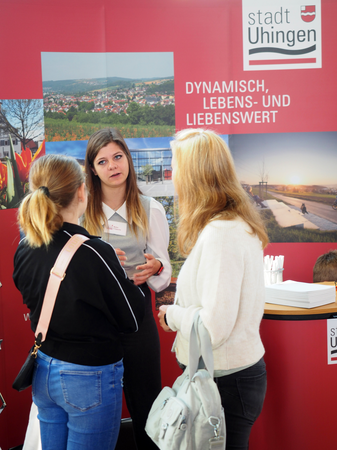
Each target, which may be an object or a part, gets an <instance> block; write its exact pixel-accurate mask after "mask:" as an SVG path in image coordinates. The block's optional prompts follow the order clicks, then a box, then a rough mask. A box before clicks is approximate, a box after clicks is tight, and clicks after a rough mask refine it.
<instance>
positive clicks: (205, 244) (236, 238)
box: [159, 129, 268, 450]
mask: <svg viewBox="0 0 337 450" xmlns="http://www.w3.org/2000/svg"><path fill="white" fill-rule="evenodd" d="M172 151H173V158H172V169H173V174H172V177H173V182H174V186H175V190H176V193H177V195H178V202H179V226H178V245H179V248H180V252H181V253H182V255H183V256H186V257H187V259H186V261H185V263H184V265H183V267H182V269H181V271H180V273H179V277H178V280H177V287H176V298H175V304H174V305H172V306H161V307H160V312H159V319H160V324H161V325H162V327H163V328H164V330H165V331H170V330H172V331H176V332H177V338H176V342H175V348H174V349H175V352H176V356H177V360H178V362H179V363H180V364H181V365H182V366H183V367H184V366H186V365H187V364H188V345H189V342H188V339H189V334H190V329H191V324H192V320H193V317H194V314H195V311H196V310H199V311H200V317H201V319H202V322H203V325H204V326H205V327H206V329H207V330H208V332H209V334H210V337H211V341H212V346H213V356H214V367H215V374H214V376H215V380H216V382H217V385H218V388H219V391H220V395H221V400H222V405H223V407H224V410H225V417H226V426H227V443H226V450H234V449H236V450H237V449H248V440H249V434H250V430H251V427H252V425H253V423H254V421H255V420H256V418H257V417H258V415H259V414H260V411H261V409H262V405H263V401H264V397H265V392H266V370H265V364H264V361H263V354H264V347H263V344H262V342H261V338H260V334H259V327H260V322H261V319H262V315H263V310H264V279H263V248H264V247H265V246H266V245H267V243H268V238H267V235H266V232H265V229H264V226H263V224H262V221H261V218H260V216H259V214H258V212H257V211H256V210H255V208H254V206H253V205H252V204H251V202H250V200H249V198H248V195H247V193H246V192H245V191H244V190H243V188H242V187H241V185H240V182H239V180H238V178H237V175H236V173H235V168H234V162H233V160H232V157H231V154H230V151H229V149H228V147H227V145H226V144H225V142H224V141H223V139H221V138H220V136H218V135H217V134H216V133H214V132H212V131H209V130H203V129H188V130H183V131H180V132H179V133H177V135H176V137H175V140H174V141H173V143H172Z"/></svg>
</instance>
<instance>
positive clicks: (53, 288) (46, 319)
mask: <svg viewBox="0 0 337 450" xmlns="http://www.w3.org/2000/svg"><path fill="white" fill-rule="evenodd" d="M88 239H89V238H88V237H86V236H83V235H82V234H74V236H72V237H71V238H70V239H69V240H68V242H67V243H66V245H65V246H64V247H63V248H62V250H61V252H60V253H59V255H58V257H57V259H56V262H55V265H54V267H53V268H52V269H51V271H50V276H49V280H48V284H47V288H46V292H45V295H44V299H43V304H42V309H41V314H40V318H39V322H38V324H37V328H36V331H35V336H37V337H38V336H39V334H40V333H41V342H43V341H44V340H45V339H46V335H47V331H48V328H49V323H50V319H51V315H52V313H53V309H54V305H55V300H56V296H57V293H58V290H59V288H60V284H61V281H62V280H63V279H64V277H65V276H66V273H65V271H66V269H67V267H68V265H69V263H70V261H71V258H72V257H73V255H74V254H75V252H76V250H77V249H78V248H79V247H80V246H81V245H82V244H83V242H85V241H87V240H88Z"/></svg>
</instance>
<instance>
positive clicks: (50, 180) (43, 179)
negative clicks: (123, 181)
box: [18, 155, 85, 247]
mask: <svg viewBox="0 0 337 450" xmlns="http://www.w3.org/2000/svg"><path fill="white" fill-rule="evenodd" d="M84 180H85V176H84V173H83V171H82V169H81V166H80V165H79V163H78V162H77V161H76V159H74V158H72V157H68V156H63V155H45V156H42V157H41V158H39V159H37V160H36V161H35V162H34V163H33V164H32V167H31V169H30V172H29V194H28V195H27V196H26V197H25V198H24V199H23V200H22V202H21V205H20V207H19V211H18V220H19V225H20V227H21V228H22V231H23V232H24V233H25V235H26V239H27V243H28V245H29V246H30V247H41V245H43V244H44V245H46V246H48V245H49V244H50V242H51V241H52V239H53V234H54V233H55V232H56V231H57V230H59V229H60V228H61V227H62V225H63V218H62V215H61V214H60V211H61V209H63V208H67V207H68V206H69V205H70V204H71V202H72V201H73V200H74V198H75V194H76V192H77V190H78V188H79V187H80V186H81V185H82V183H84Z"/></svg>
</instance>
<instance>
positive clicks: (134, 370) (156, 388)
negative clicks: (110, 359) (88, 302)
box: [121, 284, 161, 450]
mask: <svg viewBox="0 0 337 450" xmlns="http://www.w3.org/2000/svg"><path fill="white" fill-rule="evenodd" d="M141 289H142V290H143V292H144V293H145V298H146V311H145V316H144V320H143V322H142V323H141V325H140V327H139V330H138V331H137V332H136V333H132V334H124V335H122V337H121V340H122V344H123V349H124V358H123V362H124V388H123V389H124V395H125V400H126V404H127V407H128V410H129V412H130V415H131V418H132V423H133V431H134V437H135V441H136V444H137V448H138V450H151V449H157V450H158V447H157V446H156V445H155V444H154V443H153V441H152V440H151V439H150V438H149V437H148V435H147V434H146V432H145V424H146V420H147V416H148V413H149V411H150V409H151V406H152V403H153V402H154V400H155V399H156V397H157V396H158V394H159V392H160V391H161V374H160V343H159V334H158V329H157V325H156V322H155V320H154V317H153V312H152V304H151V292H150V289H149V288H148V286H147V285H146V284H143V285H142V286H141Z"/></svg>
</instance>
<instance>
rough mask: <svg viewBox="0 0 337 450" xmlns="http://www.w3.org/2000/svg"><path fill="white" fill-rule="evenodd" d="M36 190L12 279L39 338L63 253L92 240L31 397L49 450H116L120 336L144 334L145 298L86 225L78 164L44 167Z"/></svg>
mask: <svg viewBox="0 0 337 450" xmlns="http://www.w3.org/2000/svg"><path fill="white" fill-rule="evenodd" d="M29 189H30V191H29V194H28V195H27V196H26V197H25V198H24V200H23V201H22V203H21V206H20V209H19V223H20V226H21V228H22V230H23V232H24V234H25V238H24V239H22V240H21V241H20V243H19V246H18V248H17V250H16V253H15V256H14V273H13V279H14V282H15V285H16V287H17V288H18V289H19V290H20V292H21V294H22V297H23V302H24V303H25V304H26V305H27V307H28V308H29V310H30V314H29V316H30V320H31V327H32V330H33V331H34V332H35V330H36V327H37V323H38V320H39V316H40V312H41V307H42V303H43V298H44V294H45V289H46V285H47V282H48V279H49V274H50V270H51V268H52V267H53V266H54V263H55V260H56V258H57V256H58V255H59V253H60V251H61V249H62V248H63V246H64V245H65V244H66V243H67V241H68V240H69V238H70V237H71V236H72V235H74V234H82V235H85V236H87V237H88V238H89V239H88V240H87V241H86V242H85V243H84V244H82V245H81V246H80V248H79V249H78V250H77V252H76V253H75V255H74V256H73V258H72V260H71V262H70V264H69V267H68V269H67V274H66V277H65V278H64V280H63V281H62V283H61V286H60V289H59V292H58V295H57V298H56V302H55V307H54V310H53V314H52V317H51V321H50V325H49V329H48V333H47V336H46V340H45V341H44V342H43V343H42V346H41V348H40V350H39V351H38V355H37V359H36V367H35V372H34V376H33V384H32V392H33V401H34V403H35V404H36V405H37V407H38V418H39V419H40V430H41V441H42V449H43V450H79V449H81V450H86V449H87V450H92V449H95V448H99V449H103V450H113V449H114V448H115V444H116V440H117V436H118V432H119V426H120V418H121V409H122V378H123V360H122V359H123V349H122V345H121V342H120V339H119V333H120V332H124V333H131V332H135V331H137V330H138V328H139V324H140V322H141V320H142V317H143V314H144V295H143V293H142V292H141V290H140V289H139V288H138V287H137V286H135V285H134V284H133V283H132V282H131V281H130V280H129V279H128V278H127V276H126V273H125V271H124V269H123V268H122V266H121V264H120V262H119V259H118V257H117V255H116V253H115V251H114V249H113V248H112V246H111V245H109V244H107V243H106V242H104V241H102V240H101V239H100V238H97V237H96V236H90V235H89V234H88V232H87V231H86V230H85V229H84V228H83V227H81V226H79V225H78V220H79V217H80V216H82V215H83V213H84V211H85V209H86V206H87V199H88V197H87V190H86V187H85V184H84V174H83V171H82V169H81V166H80V165H79V164H78V162H77V161H76V160H75V159H73V158H70V157H65V156H60V155H46V156H43V157H41V158H39V159H38V160H37V161H36V162H34V164H33V165H32V168H31V170H30V174H29ZM32 414H33V416H34V410H33V411H32ZM30 420H31V421H32V420H33V417H32V418H31V419H30Z"/></svg>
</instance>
